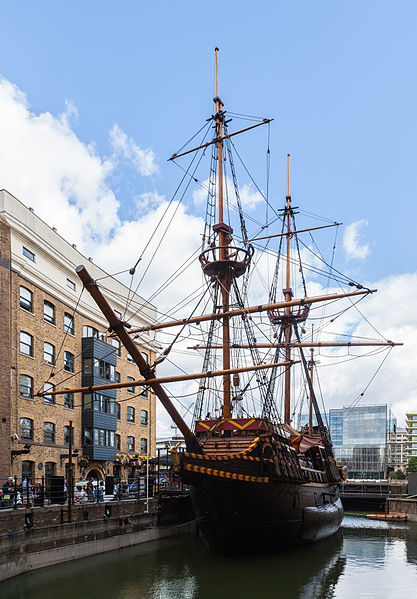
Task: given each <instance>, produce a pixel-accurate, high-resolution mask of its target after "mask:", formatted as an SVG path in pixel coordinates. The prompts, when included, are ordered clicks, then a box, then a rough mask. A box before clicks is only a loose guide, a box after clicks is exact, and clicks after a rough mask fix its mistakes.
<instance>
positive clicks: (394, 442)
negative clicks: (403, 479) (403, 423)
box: [387, 428, 408, 472]
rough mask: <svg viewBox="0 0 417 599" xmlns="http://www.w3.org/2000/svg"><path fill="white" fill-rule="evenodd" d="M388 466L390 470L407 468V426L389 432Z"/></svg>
mask: <svg viewBox="0 0 417 599" xmlns="http://www.w3.org/2000/svg"><path fill="white" fill-rule="evenodd" d="M387 460H388V468H389V470H390V471H394V470H401V472H405V471H406V469H407V463H408V457H407V433H406V430H405V428H397V430H396V431H395V432H390V433H388V456H387Z"/></svg>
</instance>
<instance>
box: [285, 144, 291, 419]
mask: <svg viewBox="0 0 417 599" xmlns="http://www.w3.org/2000/svg"><path fill="white" fill-rule="evenodd" d="M286 200H287V205H286V207H285V221H286V227H287V258H286V279H285V284H286V288H285V289H284V290H283V292H284V297H285V301H286V302H290V301H291V300H292V296H293V292H292V289H291V272H290V265H291V216H292V208H291V195H290V155H289V154H287V197H286ZM285 314H286V316H287V318H286V319H285V326H284V339H285V343H286V344H287V345H286V348H285V360H286V361H288V362H289V361H290V360H291V347H290V345H289V344H290V342H291V333H292V323H291V307H290V306H287V307H286V308H285ZM284 376H285V379H284V423H285V424H289V423H290V421H291V415H290V412H291V368H287V369H286V370H285V375H284Z"/></svg>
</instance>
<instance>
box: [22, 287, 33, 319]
mask: <svg viewBox="0 0 417 599" xmlns="http://www.w3.org/2000/svg"><path fill="white" fill-rule="evenodd" d="M22 289H24V290H25V291H27V292H28V294H29V296H30V299H29V300H28V299H27V298H25V297H24V296H23V295H22ZM22 301H23V304H22ZM24 302H27V304H28V305H29V308H28V307H27V306H25V305H24ZM19 306H20V307H21V308H22V310H25V311H26V312H30V314H33V291H31V290H30V289H29V288H28V287H25V286H24V285H20V287H19Z"/></svg>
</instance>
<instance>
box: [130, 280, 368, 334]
mask: <svg viewBox="0 0 417 599" xmlns="http://www.w3.org/2000/svg"><path fill="white" fill-rule="evenodd" d="M375 292H376V289H362V290H360V291H351V292H348V293H337V294H334V295H323V296H319V297H310V298H305V299H301V300H292V301H290V302H279V303H276V304H262V305H260V306H251V307H249V308H241V309H239V310H230V311H228V312H227V313H226V314H225V313H223V312H216V313H215V314H203V316H193V317H192V318H183V319H182V320H172V321H170V322H162V323H159V324H152V325H150V326H148V327H140V328H138V329H130V330H129V334H130V335H132V334H134V333H144V332H146V331H158V330H160V329H166V328H167V327H176V326H183V325H186V324H193V323H197V322H206V321H207V320H220V319H221V318H224V317H225V316H226V317H228V318H232V317H234V316H242V315H243V314H254V313H255V312H265V311H267V310H276V309H279V308H286V307H288V306H302V305H305V304H315V303H317V302H324V301H333V300H337V299H342V298H344V297H352V296H354V295H365V294H367V293H375Z"/></svg>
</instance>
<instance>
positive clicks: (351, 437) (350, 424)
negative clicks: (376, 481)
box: [329, 404, 397, 478]
mask: <svg viewBox="0 0 417 599" xmlns="http://www.w3.org/2000/svg"><path fill="white" fill-rule="evenodd" d="M329 425H330V434H331V437H332V442H333V446H334V452H335V457H336V459H337V461H338V462H339V463H340V464H343V465H345V466H347V468H348V472H349V478H385V477H386V475H387V467H388V464H387V442H388V434H389V433H391V432H395V430H396V425H397V421H396V418H395V416H393V414H392V413H391V410H390V409H389V408H388V406H387V405H386V404H382V405H367V406H356V407H347V408H345V407H344V408H342V409H336V410H329Z"/></svg>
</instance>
